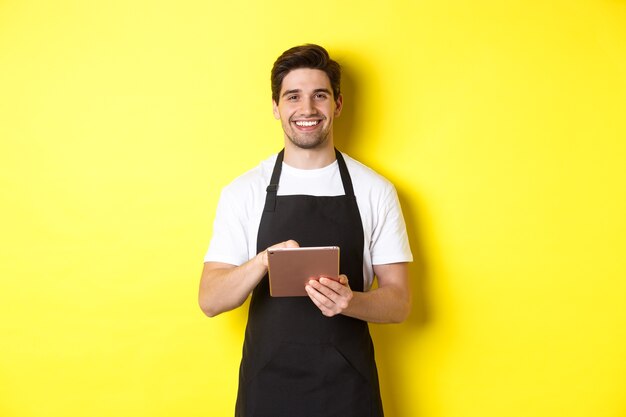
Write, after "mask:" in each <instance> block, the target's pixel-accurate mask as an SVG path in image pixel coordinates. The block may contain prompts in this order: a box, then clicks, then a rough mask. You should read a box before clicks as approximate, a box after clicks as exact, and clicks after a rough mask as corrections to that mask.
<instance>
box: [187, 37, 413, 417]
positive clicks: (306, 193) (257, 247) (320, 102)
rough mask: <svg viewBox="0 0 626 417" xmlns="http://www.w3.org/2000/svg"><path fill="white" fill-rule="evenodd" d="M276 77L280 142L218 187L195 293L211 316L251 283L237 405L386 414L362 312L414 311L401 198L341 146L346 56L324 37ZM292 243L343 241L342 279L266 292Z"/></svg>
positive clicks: (293, 412) (300, 416)
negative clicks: (293, 291) (276, 252)
mask: <svg viewBox="0 0 626 417" xmlns="http://www.w3.org/2000/svg"><path fill="white" fill-rule="evenodd" d="M271 80H272V100H273V111H274V116H275V117H276V119H280V121H281V124H282V128H283V131H284V142H285V147H284V150H283V151H281V152H280V153H279V154H278V155H275V156H272V157H271V158H269V159H267V160H265V161H263V162H262V163H261V164H260V165H259V166H258V167H257V168H255V169H253V170H251V171H248V172H247V173H245V174H244V175H242V176H241V177H239V178H237V179H235V180H234V181H233V182H232V183H231V184H229V185H228V186H227V187H226V188H225V189H224V190H223V191H222V195H221V197H220V202H219V204H218V209H217V214H216V219H215V223H214V235H213V238H212V240H211V244H210V246H209V250H208V252H207V255H206V256H205V264H204V270H203V272H202V278H201V282H200V291H199V303H200V306H201V308H202V310H203V311H204V312H205V314H207V315H208V316H215V315H217V314H220V313H222V312H224V311H228V310H231V309H234V308H236V307H239V306H240V305H242V304H243V303H244V301H245V300H246V299H247V298H248V295H249V294H250V293H252V299H251V302H250V310H249V315H248V325H247V327H246V335H245V342H244V348H243V359H242V362H241V367H240V377H239V391H238V396H237V405H236V415H237V416H242V417H243V416H256V417H258V416H267V417H283V416H284V417H306V416H315V417H330V416H342V417H348V416H354V417H363V416H372V417H374V416H382V415H383V410H382V404H381V400H380V391H379V387H378V376H377V371H376V364H375V362H374V350H373V346H372V342H371V338H370V334H369V330H368V325H367V322H376V323H395V322H401V321H403V320H404V319H405V318H406V317H407V315H408V313H409V310H410V304H411V296H410V291H409V283H408V267H407V262H410V261H411V260H412V256H411V251H410V248H409V244H408V239H407V235H406V229H405V224H404V219H403V217H402V212H401V209H400V206H399V203H398V198H397V195H396V192H395V189H394V188H393V186H392V185H391V184H390V183H389V182H388V181H387V180H385V179H384V178H383V177H381V176H380V175H378V174H376V173H375V172H374V171H372V170H371V169H369V168H367V167H365V166H364V165H362V164H360V163H359V162H357V161H355V160H354V159H352V158H350V157H349V156H347V155H344V154H342V153H340V152H338V151H336V150H335V147H334V141H333V121H334V119H335V117H338V116H339V115H340V113H341V109H342V106H343V97H342V96H341V92H340V67H339V64H337V63H336V62H335V61H333V60H332V59H330V57H329V56H328V53H327V52H326V50H325V49H324V48H322V47H320V46H317V45H303V46H297V47H294V48H291V49H289V50H287V51H285V52H284V53H283V54H282V55H281V56H280V57H279V58H278V59H277V60H276V62H275V63H274V67H273V68H272V76H271ZM297 246H339V247H340V249H341V256H340V273H341V275H340V280H339V281H334V280H331V279H328V278H324V277H321V278H320V279H319V280H311V281H309V283H308V285H306V292H307V294H308V297H285V298H271V297H270V295H269V285H268V278H267V263H268V261H267V252H266V249H267V248H278V247H297ZM374 276H375V277H376V279H377V281H378V288H376V289H374V290H371V291H369V290H370V287H371V285H372V281H373V279H374Z"/></svg>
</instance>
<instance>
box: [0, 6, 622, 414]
mask: <svg viewBox="0 0 626 417" xmlns="http://www.w3.org/2000/svg"><path fill="white" fill-rule="evenodd" d="M337 3H339V4H337ZM304 42H316V43H320V44H322V45H325V46H326V47H327V48H328V49H329V50H330V51H331V53H332V54H334V55H335V56H336V57H337V58H338V59H339V60H340V61H341V62H342V63H343V64H344V66H345V71H346V73H345V83H344V90H345V101H344V102H345V114H344V115H342V120H341V121H340V122H339V126H338V127H337V129H338V135H340V139H339V144H340V146H341V147H342V149H344V150H346V151H347V152H349V153H350V154H352V155H353V156H355V157H356V158H358V159H360V160H362V161H363V162H365V163H366V164H369V165H370V166H372V167H374V168H375V169H377V170H378V171H380V172H381V173H383V174H384V175H386V176H387V177H388V178H389V179H391V180H392V181H393V182H394V183H395V184H396V185H397V188H398V192H399V194H400V197H401V201H402V204H403V208H404V211H405V216H406V219H407V223H408V225H409V228H410V237H411V240H412V245H413V249H414V252H415V255H416V257H417V258H418V259H419V260H420V262H416V263H415V264H414V265H413V267H412V272H413V277H412V279H413V283H414V298H415V308H414V313H413V314H412V316H411V318H410V319H409V320H408V322H407V323H405V324H402V325H394V326H372V330H373V334H374V338H375V343H376V344H377V348H378V351H377V356H378V360H379V367H380V373H381V380H382V384H383V397H384V401H385V408H386V411H387V415H388V417H404V416H420V417H474V416H475V417H503V416H506V417H528V416H533V417H555V416H567V417H579V416H580V417H582V416H585V417H587V416H589V417H623V416H624V415H626V414H625V413H626V399H625V397H624V389H625V387H626V359H625V358H626V308H625V307H624V305H625V303H624V301H625V299H626V279H625V278H626V262H625V261H624V258H625V256H624V255H625V253H626V215H625V213H626V169H625V166H626V143H625V139H626V122H625V119H626V117H625V115H626V3H625V2H624V1H623V0H596V1H591V0H587V1H584V0H581V1H571V0H570V1H565V0H562V1H552V2H546V1H539V0H535V1H514V2H506V1H495V0H494V1H486V0H474V1H467V2H462V1H444V2H410V1H399V0H397V1H388V2H380V3H379V4H377V5H376V6H374V5H373V4H372V5H370V4H368V3H364V2H357V1H351V2H336V1H330V0H321V1H318V2H313V3H310V2H309V3H306V2H305V3H297V2H287V1H282V0H268V1H266V2H250V3H249V4H245V3H240V2H231V1H227V2H219V3H218V2H215V3H213V2H202V1H187V2H158V1H157V2H154V1H147V0H131V1H127V0H124V1H121V0H114V1H102V2H95V1H70V0H59V1H50V2H44V1H39V2H38V1H35V0H22V1H18V0H4V1H0V140H1V148H0V190H1V191H0V195H1V198H2V201H1V210H2V216H1V220H0V222H1V224H0V230H1V233H2V239H1V243H0V261H1V266H0V317H1V319H0V320H1V321H0V323H1V324H0V387H1V388H0V392H1V394H0V415H1V416H3V417H5V416H6V417H27V416H46V417H56V416H58V417H74V416H76V417H84V416H90V417H98V416H133V417H141V416H150V417H158V416H229V415H232V409H233V402H234V398H235V391H236V379H237V369H238V364H239V359H240V354H241V342H242V337H243V326H244V322H245V312H244V311H237V312H231V313H228V314H224V315H222V316H220V317H218V318H214V319H208V318H205V317H204V316H203V315H202V313H201V312H200V310H199V308H198V307H197V305H196V292H197V285H198V278H199V274H200V270H201V266H202V256H203V253H204V251H205V249H206V246H207V244H208V241H209V238H210V236H211V228H212V218H213V215H214V212H215V205H216V203H217V198H218V195H219V191H220V189H221V187H223V186H224V185H225V184H227V183H228V182H229V181H230V180H231V179H232V178H233V177H234V176H236V175H238V174H240V173H241V172H243V171H244V170H246V169H248V168H251V167H252V166H254V165H255V164H256V163H257V162H258V161H259V160H261V159H262V158H265V157H267V156H268V155H269V154H270V153H272V152H275V151H277V150H278V149H279V147H280V146H281V141H282V133H281V129H280V124H279V123H278V122H277V121H275V120H274V119H273V117H272V114H271V105H270V104H271V102H270V91H269V70H270V67H271V64H272V62H273V61H274V59H275V58H276V57H277V56H278V55H279V54H280V53H281V52H282V51H283V50H284V49H286V48H288V47H290V46H293V45H295V44H300V43H304Z"/></svg>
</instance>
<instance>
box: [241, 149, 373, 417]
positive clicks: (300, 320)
mask: <svg viewBox="0 0 626 417" xmlns="http://www.w3.org/2000/svg"><path fill="white" fill-rule="evenodd" d="M335 153H336V156H337V163H338V166H339V172H340V174H341V181H342V183H343V188H344V191H345V195H341V196H331V197H316V196H310V195H286V196H277V195H276V194H277V190H278V182H279V179H280V173H281V169H282V162H283V154H284V150H283V151H281V152H280V153H279V154H278V157H277V159H276V164H275V165H274V171H273V173H272V179H271V181H270V185H269V186H268V187H267V196H266V201H265V208H264V210H263V215H262V217H261V223H260V226H259V233H258V237H257V253H258V252H261V251H263V250H265V249H266V248H268V247H269V246H272V245H275V244H276V243H280V242H283V241H285V240H289V239H294V240H295V241H297V242H298V243H299V244H300V246H339V247H340V261H339V263H340V265H339V270H340V273H342V274H345V275H347V276H348V279H349V282H350V287H351V288H352V291H363V244H364V240H363V225H362V223H361V216H360V214H359V209H358V206H357V202H356V198H355V196H354V190H353V188H352V181H351V179H350V174H349V173H348V169H347V167H346V163H345V161H344V159H343V156H342V155H341V153H340V152H339V151H337V150H335ZM235 414H236V417H335V416H336V417H340V416H341V417H382V416H383V410H382V403H381V399H380V391H379V387H378V374H377V371H376V364H375V362H374V347H373V345H372V339H371V337H370V334H369V328H368V325H367V322H365V321H363V320H358V319H354V318H351V317H347V316H344V315H337V316H334V317H326V316H324V315H323V314H322V312H321V311H320V310H319V309H318V308H317V306H316V305H315V304H313V302H312V301H311V300H310V299H309V297H283V298H273V297H270V294H269V282H268V277H267V275H266V276H265V277H264V278H263V279H262V280H261V281H260V283H259V284H258V285H257V287H256V288H255V289H254V291H253V293H252V299H251V301H250V310H249V313H248V325H247V327H246V335H245V342H244V346H243V359H242V361H241V367H240V371H239V392H238V394H237V406H236V411H235Z"/></svg>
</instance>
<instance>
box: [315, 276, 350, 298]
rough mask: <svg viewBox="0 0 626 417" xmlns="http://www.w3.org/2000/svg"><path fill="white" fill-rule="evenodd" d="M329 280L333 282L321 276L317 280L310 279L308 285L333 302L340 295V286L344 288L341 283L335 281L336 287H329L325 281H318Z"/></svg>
mask: <svg viewBox="0 0 626 417" xmlns="http://www.w3.org/2000/svg"><path fill="white" fill-rule="evenodd" d="M322 280H324V281H331V282H334V281H332V280H330V279H328V278H321V279H320V280H319V281H317V280H311V281H309V285H310V286H311V287H313V288H314V289H315V290H317V291H318V292H319V293H321V294H323V295H324V296H326V297H327V298H329V299H330V300H331V301H333V302H335V301H336V300H337V298H338V297H341V295H342V294H341V293H339V292H338V291H341V288H344V289H345V287H343V286H342V285H341V284H339V283H336V282H335V284H336V285H337V286H338V287H336V288H331V287H329V286H328V285H326V283H324V282H320V281H322Z"/></svg>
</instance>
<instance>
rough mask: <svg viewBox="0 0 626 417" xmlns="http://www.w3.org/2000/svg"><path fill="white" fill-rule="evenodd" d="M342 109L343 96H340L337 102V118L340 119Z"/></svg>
mask: <svg viewBox="0 0 626 417" xmlns="http://www.w3.org/2000/svg"><path fill="white" fill-rule="evenodd" d="M341 109H343V96H342V95H341V94H339V97H337V100H335V117H339V115H340V114H341Z"/></svg>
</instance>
